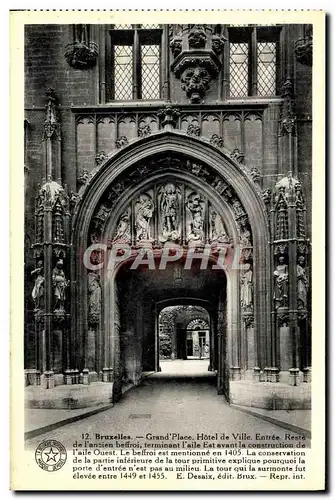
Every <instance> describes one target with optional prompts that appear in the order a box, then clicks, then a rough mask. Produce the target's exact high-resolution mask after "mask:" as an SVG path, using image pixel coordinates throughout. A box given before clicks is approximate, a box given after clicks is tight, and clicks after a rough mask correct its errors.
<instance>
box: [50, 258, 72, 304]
mask: <svg viewBox="0 0 335 500" xmlns="http://www.w3.org/2000/svg"><path fill="white" fill-rule="evenodd" d="M52 286H53V290H54V298H55V312H63V311H64V302H65V292H66V289H67V287H68V286H69V281H68V280H67V279H66V278H65V273H64V270H63V259H58V261H57V263H56V266H55V267H54V269H53V271H52Z"/></svg>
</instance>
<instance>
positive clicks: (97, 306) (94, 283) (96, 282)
mask: <svg viewBox="0 0 335 500" xmlns="http://www.w3.org/2000/svg"><path fill="white" fill-rule="evenodd" d="M88 297H89V298H88V322H89V324H90V325H95V324H97V323H98V322H99V319H100V314H101V284H100V275H99V274H97V273H89V274H88Z"/></svg>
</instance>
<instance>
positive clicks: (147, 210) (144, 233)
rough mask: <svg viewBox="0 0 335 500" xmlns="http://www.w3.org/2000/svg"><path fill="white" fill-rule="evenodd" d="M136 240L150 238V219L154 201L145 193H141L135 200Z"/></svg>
mask: <svg viewBox="0 0 335 500" xmlns="http://www.w3.org/2000/svg"><path fill="white" fill-rule="evenodd" d="M135 210H136V240H137V241H143V240H144V241H149V240H150V221H151V218H152V214H153V212H154V202H153V201H152V199H151V197H150V196H148V195H147V194H141V195H140V197H139V198H138V200H137V202H136V209H135Z"/></svg>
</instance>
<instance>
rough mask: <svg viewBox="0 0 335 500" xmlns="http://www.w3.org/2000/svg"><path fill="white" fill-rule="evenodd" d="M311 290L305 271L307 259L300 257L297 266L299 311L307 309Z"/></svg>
mask: <svg viewBox="0 0 335 500" xmlns="http://www.w3.org/2000/svg"><path fill="white" fill-rule="evenodd" d="M308 288H309V283H308V278H307V275H306V270H305V257H304V256H303V255H300V256H299V257H298V264H297V289H298V309H307V292H308Z"/></svg>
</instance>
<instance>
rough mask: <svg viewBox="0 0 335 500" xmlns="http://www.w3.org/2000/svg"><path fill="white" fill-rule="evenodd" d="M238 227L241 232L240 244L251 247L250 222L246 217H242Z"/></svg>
mask: <svg viewBox="0 0 335 500" xmlns="http://www.w3.org/2000/svg"><path fill="white" fill-rule="evenodd" d="M237 223H238V227H239V230H240V243H241V245H243V246H244V247H250V246H251V232H250V230H249V226H248V222H247V219H246V218H245V217H241V218H240V219H239V220H238V221H237Z"/></svg>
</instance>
